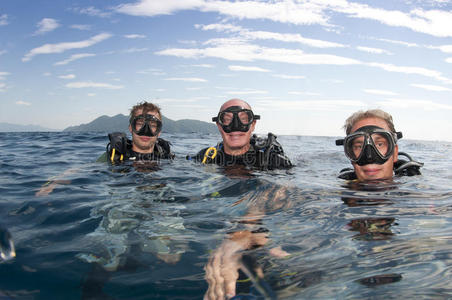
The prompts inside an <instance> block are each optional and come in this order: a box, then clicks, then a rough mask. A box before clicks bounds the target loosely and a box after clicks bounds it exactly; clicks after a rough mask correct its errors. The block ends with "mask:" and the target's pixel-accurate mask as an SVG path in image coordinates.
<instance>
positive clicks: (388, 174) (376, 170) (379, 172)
mask: <svg viewBox="0 0 452 300" xmlns="http://www.w3.org/2000/svg"><path fill="white" fill-rule="evenodd" d="M369 125H373V126H378V127H381V128H383V129H384V130H387V131H390V129H389V126H388V124H387V123H386V121H384V120H383V119H380V118H374V117H372V118H366V119H362V120H360V121H358V122H356V123H355V125H353V127H352V130H351V133H353V132H355V131H356V130H357V129H359V128H361V127H363V126H369ZM397 155H398V146H397V145H395V147H394V153H393V154H392V156H391V157H389V159H388V160H387V161H386V162H385V163H384V164H382V165H379V164H367V165H364V166H359V165H358V164H357V163H352V165H353V168H354V169H355V173H356V176H357V177H358V180H359V181H367V180H379V179H389V178H392V176H393V175H394V171H393V170H394V163H395V162H396V161H397Z"/></svg>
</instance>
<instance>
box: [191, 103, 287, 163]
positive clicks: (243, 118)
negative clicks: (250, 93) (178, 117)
mask: <svg viewBox="0 0 452 300" xmlns="http://www.w3.org/2000/svg"><path fill="white" fill-rule="evenodd" d="M259 119H260V116H259V115H255V114H254V113H253V111H252V110H251V106H250V105H249V104H248V103H246V102H245V101H243V100H240V99H231V100H229V101H226V102H225V103H224V104H223V105H222V106H221V108H220V111H219V113H218V115H217V116H216V117H213V118H212V121H213V122H216V124H217V127H218V130H219V131H220V134H221V137H222V139H223V141H222V142H220V143H218V144H217V145H216V146H215V147H208V148H205V149H202V150H201V151H199V153H198V154H197V155H196V156H195V157H193V159H195V160H196V161H200V162H202V163H203V164H217V165H220V166H236V165H242V166H246V167H255V168H258V169H263V170H266V169H280V168H290V167H292V163H291V161H290V160H289V158H288V157H287V156H285V155H284V150H283V148H282V146H281V145H280V144H279V143H278V142H277V141H276V136H275V135H274V134H272V133H268V137H267V138H266V139H263V138H258V137H257V136H256V135H252V133H253V131H254V128H255V127H256V120H259ZM187 159H192V157H190V156H187Z"/></svg>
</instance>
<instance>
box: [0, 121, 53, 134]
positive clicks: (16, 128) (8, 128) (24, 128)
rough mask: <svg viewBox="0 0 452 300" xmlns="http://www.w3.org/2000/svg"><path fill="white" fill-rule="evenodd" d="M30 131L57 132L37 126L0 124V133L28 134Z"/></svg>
mask: <svg viewBox="0 0 452 300" xmlns="http://www.w3.org/2000/svg"><path fill="white" fill-rule="evenodd" d="M30 131H57V130H55V129H50V128H46V127H42V126H39V125H18V124H10V123H0V132H30Z"/></svg>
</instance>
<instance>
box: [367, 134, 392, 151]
mask: <svg viewBox="0 0 452 300" xmlns="http://www.w3.org/2000/svg"><path fill="white" fill-rule="evenodd" d="M371 138H372V141H373V143H374V145H375V148H376V149H377V151H378V152H379V153H380V155H381V156H383V157H385V156H386V155H387V154H388V153H389V152H390V145H391V144H392V143H391V142H390V141H391V139H390V137H388V135H387V134H381V133H374V134H372V135H371Z"/></svg>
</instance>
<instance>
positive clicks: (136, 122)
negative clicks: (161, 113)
mask: <svg viewBox="0 0 452 300" xmlns="http://www.w3.org/2000/svg"><path fill="white" fill-rule="evenodd" d="M133 123H134V125H133V127H134V128H135V130H136V131H140V129H141V128H143V126H144V124H145V123H146V122H145V120H144V118H142V117H138V118H135V119H134V120H133Z"/></svg>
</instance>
